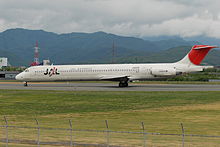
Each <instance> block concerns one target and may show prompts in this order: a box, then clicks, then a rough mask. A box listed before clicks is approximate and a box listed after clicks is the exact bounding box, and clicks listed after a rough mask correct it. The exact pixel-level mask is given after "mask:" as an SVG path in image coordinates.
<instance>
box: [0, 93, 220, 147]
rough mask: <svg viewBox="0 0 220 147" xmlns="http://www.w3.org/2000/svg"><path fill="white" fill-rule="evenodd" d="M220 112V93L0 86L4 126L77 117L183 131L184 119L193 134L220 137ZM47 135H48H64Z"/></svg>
mask: <svg viewBox="0 0 220 147" xmlns="http://www.w3.org/2000/svg"><path fill="white" fill-rule="evenodd" d="M219 114H220V92H86V91H84V92H80V91H78V92H70V91H30V90H29V91H24V90H0V116H1V117H2V119H0V125H4V121H3V116H7V118H8V122H9V124H10V125H22V126H36V125H35V121H34V118H37V119H38V120H39V122H40V125H41V126H42V127H53V128H68V127H69V124H68V120H69V119H71V120H72V121H73V128H74V129H93V130H94V129H96V130H105V122H104V120H108V121H109V127H110V129H111V130H117V131H138V132H140V131H141V125H140V122H142V121H143V122H144V123H145V128H146V130H147V131H148V132H160V133H181V128H180V123H183V124H184V127H185V131H186V133H187V134H207V135H220V125H219V124H220V115H219ZM1 131H3V130H1ZM18 132H19V130H18ZM21 132H22V131H21ZM44 133H45V134H44V135H45V136H44V137H47V138H48V139H51V138H56V137H54V136H53V135H55V134H56V133H57V134H59V132H52V131H51V132H44ZM20 134H21V133H20ZM30 134H32V133H30V132H29V131H27V132H26V133H23V136H24V138H25V137H27V138H28V137H30V136H31V135H30ZM16 135H17V136H19V133H17V134H16V133H13V136H15V137H16ZM33 136H34V135H33ZM82 136H84V137H83V139H85V140H86V137H85V136H86V135H85V134H82ZM115 138H118V137H115ZM128 138H129V137H128ZM164 139H165V138H164ZM169 139H170V140H172V139H171V138H166V139H165V140H169ZM93 140H95V139H94V138H93ZM158 142H161V140H160V139H158ZM134 143H135V142H134ZM212 143H218V141H212ZM161 144H164V143H163V142H162V143H161ZM219 144H220V141H219ZM211 145H212V144H211ZM174 146H175V145H174Z"/></svg>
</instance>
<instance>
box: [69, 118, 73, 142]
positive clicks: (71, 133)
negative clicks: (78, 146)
mask: <svg viewBox="0 0 220 147" xmlns="http://www.w3.org/2000/svg"><path fill="white" fill-rule="evenodd" d="M69 124H70V146H73V125H72V120H70V119H69Z"/></svg>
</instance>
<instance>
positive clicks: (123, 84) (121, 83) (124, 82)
mask: <svg viewBox="0 0 220 147" xmlns="http://www.w3.org/2000/svg"><path fill="white" fill-rule="evenodd" d="M118 86H119V87H128V81H120V83H119V85H118Z"/></svg>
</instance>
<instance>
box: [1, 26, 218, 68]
mask: <svg viewBox="0 0 220 147" xmlns="http://www.w3.org/2000/svg"><path fill="white" fill-rule="evenodd" d="M36 41H38V42H39V47H40V60H42V59H50V60H51V62H52V63H54V64H84V63H111V60H112V46H113V42H114V45H115V54H116V57H115V58H116V60H117V62H120V63H125V62H136V60H138V61H139V62H145V61H146V62H147V61H148V62H162V61H169V60H170V59H172V60H173V59H176V58H178V57H179V54H181V55H182V52H183V51H182V50H181V51H180V50H179V49H178V48H175V49H173V47H178V46H192V45H193V44H196V42H194V41H186V40H184V39H182V38H178V37H174V38H164V39H163V40H145V39H141V38H135V37H125V36H118V35H114V34H109V33H105V32H95V33H76V32H73V33H67V34H57V33H53V32H46V31H44V30H27V29H20V28H18V29H9V30H6V31H4V32H2V33H0V57H1V56H3V57H8V58H9V62H10V64H11V65H14V66H20V65H26V66H28V65H30V63H31V62H32V61H33V56H34V45H35V42H36ZM169 48H172V49H169ZM176 49H177V50H176ZM184 55H185V54H184ZM215 56H216V57H212V58H215V59H216V58H218V55H215ZM216 60H218V59H216ZM210 63H213V62H212V61H210Z"/></svg>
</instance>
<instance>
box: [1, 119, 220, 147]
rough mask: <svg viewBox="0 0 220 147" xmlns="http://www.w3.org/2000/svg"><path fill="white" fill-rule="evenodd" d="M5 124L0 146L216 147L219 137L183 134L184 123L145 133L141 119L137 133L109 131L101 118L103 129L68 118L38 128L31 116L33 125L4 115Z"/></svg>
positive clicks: (2, 126) (218, 143)
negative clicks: (63, 124)
mask: <svg viewBox="0 0 220 147" xmlns="http://www.w3.org/2000/svg"><path fill="white" fill-rule="evenodd" d="M4 121H5V125H1V126H0V128H1V131H0V132H2V133H1V134H2V135H3V136H2V138H1V139H0V146H6V147H8V146H10V145H11V144H12V145H14V144H16V145H22V146H29V145H34V146H38V147H40V146H44V145H47V146H48V145H49V146H71V147H73V146H75V147H78V146H94V147H95V146H97V147H121V146H143V147H149V146H169V147H170V146H175V147H176V146H180V147H185V146H187V147H188V146H204V147H207V146H220V136H215V135H196V134H186V133H185V130H184V126H183V124H182V123H181V124H180V131H181V133H180V134H172V133H150V132H147V130H146V128H145V125H144V122H141V123H140V125H141V127H142V131H141V132H130V131H112V130H110V128H109V124H108V121H107V120H105V125H106V130H83V129H73V124H72V121H71V120H69V128H48V127H40V123H39V121H38V120H37V119H35V122H36V127H30V126H12V125H9V123H8V120H7V118H6V117H4Z"/></svg>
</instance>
